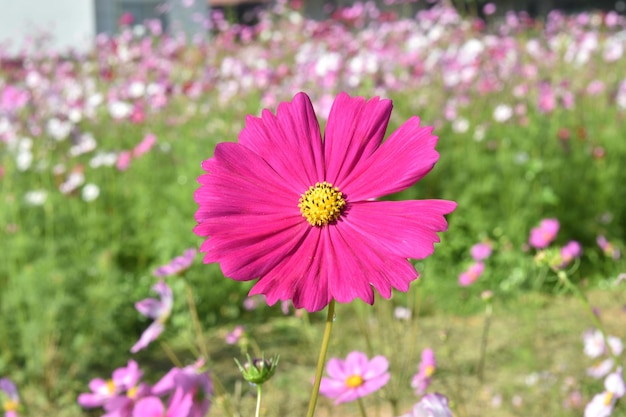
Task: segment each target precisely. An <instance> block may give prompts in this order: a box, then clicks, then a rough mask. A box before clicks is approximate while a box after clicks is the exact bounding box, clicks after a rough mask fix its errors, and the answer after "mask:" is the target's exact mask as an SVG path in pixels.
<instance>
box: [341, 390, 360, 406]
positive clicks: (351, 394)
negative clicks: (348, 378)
mask: <svg viewBox="0 0 626 417" xmlns="http://www.w3.org/2000/svg"><path fill="white" fill-rule="evenodd" d="M360 397H362V395H359V391H358V389H357V388H348V389H346V390H345V391H344V392H343V393H341V394H340V395H339V396H338V397H337V398H335V405H338V404H342V403H347V402H351V401H354V400H356V399H357V398H360Z"/></svg>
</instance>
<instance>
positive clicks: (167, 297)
mask: <svg viewBox="0 0 626 417" xmlns="http://www.w3.org/2000/svg"><path fill="white" fill-rule="evenodd" d="M152 290H153V291H155V292H156V293H157V294H159V296H160V298H161V299H160V300H157V299H155V298H146V299H144V300H141V301H138V302H137V303H135V308H136V309H137V310H138V311H139V312H140V313H141V314H143V315H144V316H146V317H150V318H151V319H154V321H153V322H152V324H150V326H148V328H147V329H146V330H145V331H144V332H143V333H142V334H141V337H140V338H139V340H138V341H137V343H135V345H134V346H133V347H132V348H130V351H131V352H132V353H137V352H139V351H140V350H141V349H144V348H146V347H147V346H148V345H149V344H150V343H151V342H153V341H154V340H156V339H157V337H159V335H160V334H161V333H162V332H163V330H165V322H166V321H167V319H168V318H169V316H170V314H171V312H172V306H173V304H174V297H173V295H172V290H171V288H170V287H169V286H168V285H167V284H166V283H165V281H159V282H158V283H156V284H155V285H154V286H153V287H152Z"/></svg>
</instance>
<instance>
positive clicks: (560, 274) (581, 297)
mask: <svg viewBox="0 0 626 417" xmlns="http://www.w3.org/2000/svg"><path fill="white" fill-rule="evenodd" d="M557 275H558V277H559V279H560V280H561V282H562V283H564V284H565V286H566V287H567V288H569V289H570V290H571V291H572V292H573V293H574V294H575V295H576V296H577V297H578V299H579V300H580V301H581V302H582V303H583V305H584V306H585V310H587V313H589V317H591V321H592V322H593V324H594V326H596V328H597V329H598V330H600V333H601V334H602V339H603V340H604V346H606V350H607V353H608V354H609V356H610V357H611V358H612V359H613V362H614V363H617V357H616V356H615V353H614V352H613V349H611V345H609V338H608V336H607V335H606V331H605V330H604V326H603V325H602V322H601V321H600V319H599V318H598V316H596V314H595V313H594V312H593V307H591V304H589V300H587V297H585V294H583V292H582V291H581V290H580V288H578V286H577V285H575V284H574V283H573V282H572V281H570V279H569V277H568V276H567V273H566V272H565V271H558V272H557Z"/></svg>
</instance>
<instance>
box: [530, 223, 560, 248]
mask: <svg viewBox="0 0 626 417" xmlns="http://www.w3.org/2000/svg"><path fill="white" fill-rule="evenodd" d="M558 231H559V221H558V220H557V219H544V220H542V221H541V223H540V224H539V227H535V228H533V229H531V231H530V238H529V239H528V243H529V244H530V246H532V247H533V248H537V249H543V248H545V247H546V246H548V245H549V244H550V243H552V241H553V240H554V238H555V237H556V234H557V233H558Z"/></svg>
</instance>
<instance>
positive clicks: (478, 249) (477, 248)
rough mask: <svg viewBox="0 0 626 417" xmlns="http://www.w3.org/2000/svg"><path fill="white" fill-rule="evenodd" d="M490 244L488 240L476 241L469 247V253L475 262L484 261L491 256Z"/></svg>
mask: <svg viewBox="0 0 626 417" xmlns="http://www.w3.org/2000/svg"><path fill="white" fill-rule="evenodd" d="M491 251H492V248H491V244H490V243H489V242H481V243H477V244H475V245H474V246H472V248H471V249H470V254H471V255H472V258H473V259H474V260H475V261H476V262H481V261H484V260H485V259H487V258H489V257H490V256H491Z"/></svg>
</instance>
